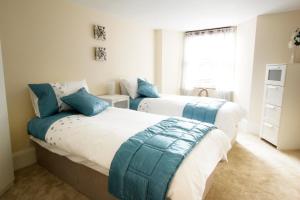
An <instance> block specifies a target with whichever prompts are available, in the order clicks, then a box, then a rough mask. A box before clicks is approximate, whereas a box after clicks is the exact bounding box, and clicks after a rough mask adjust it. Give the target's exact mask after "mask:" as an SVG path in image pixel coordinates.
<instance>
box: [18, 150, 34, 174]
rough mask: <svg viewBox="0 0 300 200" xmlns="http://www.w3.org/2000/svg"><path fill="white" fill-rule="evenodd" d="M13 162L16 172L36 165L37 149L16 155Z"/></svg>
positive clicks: (23, 151)
mask: <svg viewBox="0 0 300 200" xmlns="http://www.w3.org/2000/svg"><path fill="white" fill-rule="evenodd" d="M13 162H14V170H15V171H16V170H18V169H22V168H24V167H27V166H30V165H32V164H34V163H36V154H35V148H34V147H28V148H27V149H25V150H22V151H19V152H16V153H14V154H13Z"/></svg>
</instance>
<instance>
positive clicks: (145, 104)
mask: <svg viewBox="0 0 300 200" xmlns="http://www.w3.org/2000/svg"><path fill="white" fill-rule="evenodd" d="M214 100H215V98H210V97H208V98H207V97H197V96H179V95H161V97H160V98H144V99H143V100H142V101H141V102H140V104H139V106H138V111H142V112H147V113H154V114H160V115H168V116H179V117H181V116H182V113H183V110H184V107H185V105H186V104H187V103H191V102H199V101H200V102H203V103H209V102H211V101H214ZM244 116H245V112H244V111H243V110H242V108H241V107H240V106H239V105H238V104H236V103H233V102H226V103H225V104H224V105H223V106H222V107H221V108H220V109H219V111H218V113H217V116H216V121H215V125H216V126H217V127H218V128H219V129H221V130H222V131H224V133H225V134H227V135H228V137H229V138H230V140H231V142H232V143H233V142H234V141H235V138H236V135H237V129H238V123H239V122H240V120H241V119H242V118H243V117H244Z"/></svg>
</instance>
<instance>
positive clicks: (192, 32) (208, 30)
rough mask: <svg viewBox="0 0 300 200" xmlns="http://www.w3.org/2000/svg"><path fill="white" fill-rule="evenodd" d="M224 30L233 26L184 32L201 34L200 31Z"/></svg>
mask: <svg viewBox="0 0 300 200" xmlns="http://www.w3.org/2000/svg"><path fill="white" fill-rule="evenodd" d="M225 28H235V26H224V27H219V28H209V29H202V30H193V31H186V32H185V33H193V32H202V31H214V30H218V29H225Z"/></svg>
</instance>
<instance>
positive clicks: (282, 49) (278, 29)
mask: <svg viewBox="0 0 300 200" xmlns="http://www.w3.org/2000/svg"><path fill="white" fill-rule="evenodd" d="M297 27H300V10H298V11H292V12H286V13H279V14H272V15H262V16H258V18H257V27H256V38H255V53H254V61H253V72H252V81H251V82H252V83H251V88H252V90H251V96H250V109H249V110H250V111H249V122H250V126H251V127H252V128H251V132H255V133H259V127H260V120H261V111H262V101H263V85H264V78H265V66H266V64H267V63H287V62H288V61H289V58H290V51H289V49H288V42H289V40H290V37H291V34H292V32H293V31H295V30H296V28H297ZM299 78H300V77H299Z"/></svg>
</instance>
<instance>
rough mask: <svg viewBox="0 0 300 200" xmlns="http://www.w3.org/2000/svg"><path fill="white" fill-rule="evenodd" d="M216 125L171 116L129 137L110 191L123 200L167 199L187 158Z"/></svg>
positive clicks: (115, 164)
mask: <svg viewBox="0 0 300 200" xmlns="http://www.w3.org/2000/svg"><path fill="white" fill-rule="evenodd" d="M214 128H215V126H214V125H212V124H208V123H203V122H197V121H194V120H188V119H183V118H169V119H166V120H163V121H161V122H160V123H158V124H156V125H154V126H151V127H149V128H147V129H146V130H144V131H142V132H139V133H137V134H136V135H135V136H133V137H131V138H129V139H128V140H127V141H126V142H125V143H123V144H122V145H121V147H120V148H119V150H118V152H117V153H116V154H115V156H114V159H113V161H112V164H111V167H110V172H109V192H110V193H112V194H113V195H114V196H116V197H117V198H119V199H122V200H146V199H147V200H164V199H165V197H166V193H167V191H168V187H169V184H170V181H171V180H172V177H173V176H174V174H175V172H176V170H177V169H178V167H179V166H180V164H181V162H182V161H183V159H184V158H185V157H186V156H187V155H188V153H189V152H191V151H192V149H193V148H194V147H195V145H196V144H197V143H199V142H200V141H201V140H202V138H203V137H204V136H205V135H206V134H207V133H209V132H210V131H211V130H212V129H214Z"/></svg>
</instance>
